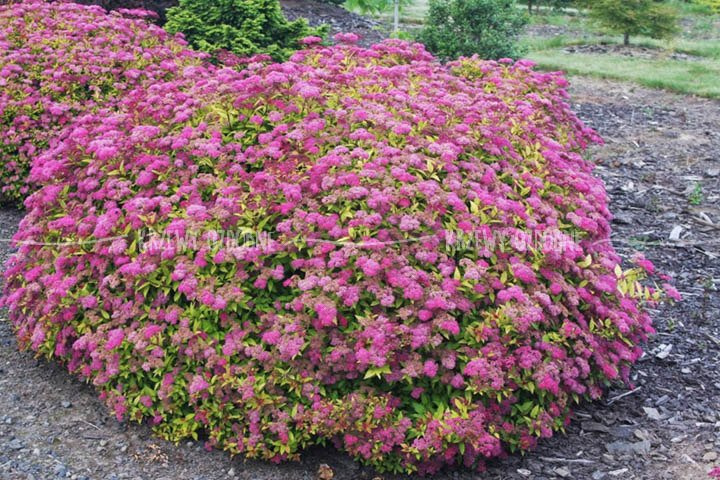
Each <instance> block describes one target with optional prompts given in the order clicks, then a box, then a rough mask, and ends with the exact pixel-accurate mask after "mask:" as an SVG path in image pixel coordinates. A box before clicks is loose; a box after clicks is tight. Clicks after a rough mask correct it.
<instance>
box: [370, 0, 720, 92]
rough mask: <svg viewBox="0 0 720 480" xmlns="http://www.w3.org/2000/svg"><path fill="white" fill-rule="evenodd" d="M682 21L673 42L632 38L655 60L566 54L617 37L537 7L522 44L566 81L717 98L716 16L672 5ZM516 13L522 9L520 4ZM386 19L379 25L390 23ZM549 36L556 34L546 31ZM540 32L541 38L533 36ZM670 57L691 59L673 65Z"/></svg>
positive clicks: (409, 12) (405, 16)
mask: <svg viewBox="0 0 720 480" xmlns="http://www.w3.org/2000/svg"><path fill="white" fill-rule="evenodd" d="M672 3H673V4H674V5H675V7H676V8H677V10H678V11H679V12H680V15H681V17H682V22H681V25H682V33H681V34H680V35H679V36H678V37H677V38H676V39H674V40H671V41H660V40H653V39H651V38H645V37H634V38H632V39H631V42H632V44H633V45H635V46H641V47H647V48H652V49H656V50H659V55H658V56H657V58H637V57H628V56H623V55H613V54H610V53H609V54H584V53H566V52H565V51H564V49H565V48H566V47H568V46H572V45H588V44H591V45H594V44H620V43H622V37H621V36H619V35H608V34H605V33H603V32H602V31H601V30H600V29H599V28H598V27H597V26H596V25H595V24H594V23H593V22H592V21H590V19H589V18H588V16H587V12H586V11H585V10H583V9H568V10H566V11H559V10H555V9H552V8H545V7H541V8H540V10H539V12H537V13H534V14H533V15H531V16H530V25H531V26H534V27H536V28H535V29H536V31H535V32H534V33H535V34H534V35H527V36H525V37H523V38H522V40H521V41H522V43H523V44H524V46H525V48H526V51H527V52H528V53H527V57H528V58H531V59H533V60H535V61H536V62H537V63H538V64H539V66H540V68H544V69H552V70H564V71H566V72H567V73H568V74H570V75H589V76H594V77H602V78H611V79H615V80H622V81H629V82H635V83H638V84H640V85H644V86H648V87H653V88H664V89H667V90H671V91H674V92H679V93H685V94H695V95H701V96H705V97H711V98H720V15H717V14H715V15H713V14H711V13H710V12H709V10H708V9H707V8H706V7H703V6H702V5H697V4H695V3H691V2H687V1H683V0H672ZM428 7H429V0H415V1H414V2H413V4H412V5H411V6H409V7H406V8H405V9H404V10H403V12H402V15H401V23H402V27H401V28H402V29H404V30H406V31H407V32H409V33H410V34H412V33H413V32H416V31H417V30H419V28H421V27H422V23H423V21H424V19H425V16H426V14H427V10H428ZM518 8H523V9H527V7H526V6H525V5H524V4H521V3H519V4H518ZM391 17H392V15H391V14H384V15H381V16H380V19H381V20H383V21H386V22H388V23H389V22H390V21H391ZM542 25H548V26H553V27H561V28H560V31H561V32H564V33H563V34H562V35H553V36H549V35H548V34H543V33H542V31H543V30H542V29H541V28H537V27H539V26H542ZM549 31H550V32H553V31H557V29H555V30H549ZM537 32H540V35H538V34H537ZM672 53H683V54H686V55H690V56H692V57H700V58H693V59H689V60H684V59H673V58H671V57H670V54H672Z"/></svg>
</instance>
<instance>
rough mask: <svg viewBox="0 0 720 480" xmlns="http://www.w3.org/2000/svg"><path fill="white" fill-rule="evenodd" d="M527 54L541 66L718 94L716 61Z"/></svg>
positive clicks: (718, 66)
mask: <svg viewBox="0 0 720 480" xmlns="http://www.w3.org/2000/svg"><path fill="white" fill-rule="evenodd" d="M528 57H529V58H531V59H532V60H534V61H536V62H537V63H538V64H539V66H540V67H541V68H544V69H549V70H564V71H566V72H567V73H569V74H575V75H588V76H593V77H599V78H610V79H614V80H623V81H631V82H635V83H638V84H640V85H644V86H647V87H651V88H664V89H667V90H671V91H674V92H678V93H685V94H694V95H701V96H704V97H710V98H720V81H718V79H720V62H718V61H713V60H701V61H678V60H665V59H657V60H650V59H639V58H632V57H623V56H619V55H592V54H579V53H573V54H568V53H563V52H562V51H557V50H542V51H535V52H531V53H530V54H529V55H528Z"/></svg>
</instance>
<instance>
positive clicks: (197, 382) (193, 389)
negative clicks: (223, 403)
mask: <svg viewBox="0 0 720 480" xmlns="http://www.w3.org/2000/svg"><path fill="white" fill-rule="evenodd" d="M209 386H210V384H209V383H207V381H205V378H203V376H202V375H195V376H194V377H193V379H192V381H191V382H190V385H189V386H188V391H189V392H190V395H195V394H196V393H199V392H202V391H203V390H206V389H207V388H208V387H209Z"/></svg>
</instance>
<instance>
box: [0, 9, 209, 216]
mask: <svg viewBox="0 0 720 480" xmlns="http://www.w3.org/2000/svg"><path fill="white" fill-rule="evenodd" d="M149 14H150V12H144V11H139V10H121V11H120V12H118V13H113V14H111V15H107V14H106V13H105V11H104V10H103V9H102V8H99V7H85V6H80V5H76V4H74V3H56V4H50V3H45V2H43V1H38V0H30V1H27V2H22V3H17V4H13V5H9V6H3V7H0V201H2V202H3V203H12V204H15V205H20V204H22V201H23V200H24V199H25V197H26V196H27V195H28V194H29V192H30V191H31V190H32V187H31V186H30V185H28V184H27V175H28V172H29V169H30V160H31V159H32V158H33V157H35V156H37V155H38V153H39V152H41V151H42V150H43V149H45V148H47V147H48V146H54V145H56V144H57V143H58V141H59V140H61V139H62V135H60V133H59V132H60V131H61V130H62V129H63V128H64V127H66V126H68V125H70V123H71V122H72V120H73V119H74V118H75V117H76V116H78V115H81V114H83V113H85V112H89V111H93V110H94V109H97V108H99V107H106V106H109V105H111V104H112V103H113V102H114V101H116V100H117V99H118V98H119V97H121V96H122V95H123V94H124V93H126V92H127V91H129V90H131V89H132V88H133V87H136V86H138V85H144V84H149V83H152V82H157V81H161V80H163V79H166V78H170V77H172V76H173V75H174V74H175V73H176V72H177V71H178V69H180V68H181V67H182V66H183V65H189V64H197V63H200V62H201V61H202V60H201V58H200V56H199V55H197V54H195V53H193V52H191V51H189V50H188V49H187V47H186V46H185V43H184V42H183V41H182V40H180V39H174V38H172V37H170V36H169V35H168V34H167V33H165V31H163V30H162V29H161V28H159V27H157V26H154V25H149V24H148V23H147V22H146V21H145V20H143V19H142V18H138V16H144V15H149Z"/></svg>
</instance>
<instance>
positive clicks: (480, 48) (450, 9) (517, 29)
mask: <svg viewBox="0 0 720 480" xmlns="http://www.w3.org/2000/svg"><path fill="white" fill-rule="evenodd" d="M526 23H527V17H526V16H525V15H524V14H523V13H522V12H520V11H519V10H518V9H517V8H515V1H514V0H430V11H429V12H428V17H427V19H426V21H425V28H424V29H423V30H422V32H421V33H420V36H419V40H420V41H421V42H423V43H424V44H425V45H426V46H427V48H428V50H430V51H431V52H432V53H434V54H436V55H438V56H439V57H442V58H445V59H455V58H458V57H460V56H463V55H464V56H472V55H475V54H477V55H479V56H480V57H482V58H487V59H501V58H518V57H519V56H520V55H521V53H522V51H521V49H520V47H519V46H518V44H517V39H518V36H519V35H520V33H522V29H523V27H524V26H525V24H526Z"/></svg>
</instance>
